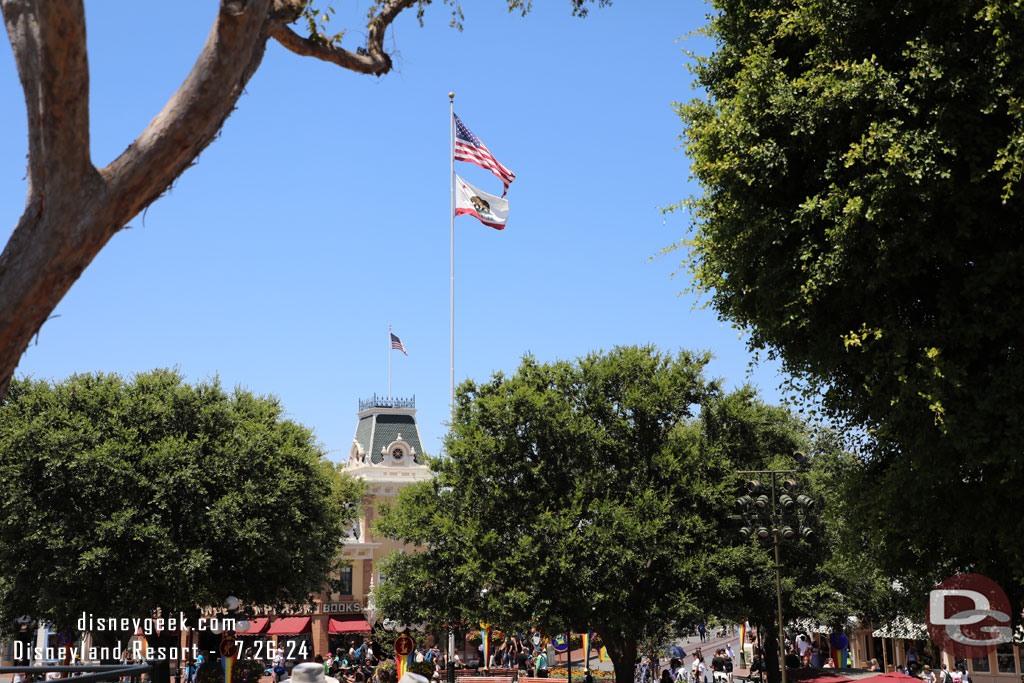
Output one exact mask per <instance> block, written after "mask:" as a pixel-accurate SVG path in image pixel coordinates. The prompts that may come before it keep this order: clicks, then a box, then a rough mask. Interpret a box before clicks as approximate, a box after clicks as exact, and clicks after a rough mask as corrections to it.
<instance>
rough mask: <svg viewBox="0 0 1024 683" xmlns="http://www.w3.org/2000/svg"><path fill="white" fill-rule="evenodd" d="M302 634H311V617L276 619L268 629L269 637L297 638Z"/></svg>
mask: <svg viewBox="0 0 1024 683" xmlns="http://www.w3.org/2000/svg"><path fill="white" fill-rule="evenodd" d="M300 633H309V617H284V618H282V619H274V623H272V624H271V625H270V628H269V629H267V635H268V636H297V635H299V634H300Z"/></svg>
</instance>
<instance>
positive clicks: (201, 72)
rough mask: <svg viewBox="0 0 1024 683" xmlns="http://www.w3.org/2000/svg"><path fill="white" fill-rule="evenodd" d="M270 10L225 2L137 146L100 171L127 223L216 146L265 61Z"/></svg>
mask: <svg viewBox="0 0 1024 683" xmlns="http://www.w3.org/2000/svg"><path fill="white" fill-rule="evenodd" d="M269 9H270V0H222V1H221V6H220V12H219V14H218V16H217V20H216V21H215V22H214V25H213V28H212V29H211V30H210V35H209V36H208V37H207V39H206V44H205V45H204V46H203V50H202V52H201V53H200V55H199V58H198V59H197V60H196V63H195V65H194V66H193V67H192V71H191V72H190V73H189V75H188V77H187V78H186V79H185V80H184V82H183V83H182V84H181V86H180V87H179V88H178V91H177V92H176V93H174V95H173V96H172V97H171V99H170V100H169V101H168V102H167V104H166V105H164V108H163V110H161V112H160V113H159V114H157V115H156V117H155V118H154V119H153V120H152V121H151V122H150V124H149V126H147V127H146V129H145V130H144V131H142V134H141V135H139V137H138V138H136V140H135V142H133V143H132V144H131V145H130V146H129V147H128V149H126V150H125V151H124V152H123V153H122V154H121V156H119V157H118V158H117V159H115V160H114V161H113V162H112V163H111V164H110V165H109V166H107V167H106V168H104V169H103V170H102V171H101V173H102V174H103V175H104V177H105V178H106V179H107V181H108V183H109V184H110V187H111V189H112V190H113V191H114V192H116V193H117V194H119V195H121V196H123V197H125V200H126V202H127V204H126V206H125V207H124V208H125V212H124V219H123V222H127V221H128V220H130V219H131V217H132V216H134V215H135V214H136V213H137V212H138V211H140V210H142V209H143V208H145V207H146V206H148V205H149V204H150V203H152V202H153V201H154V200H156V199H157V198H158V197H159V196H160V195H161V194H163V192H164V191H165V190H166V189H167V188H168V187H169V186H170V184H171V183H172V182H174V180H175V179H176V178H177V177H178V176H179V175H181V174H182V172H184V171H185V169H186V168H188V166H189V165H191V164H192V162H193V161H194V160H195V158H196V156H197V155H198V154H199V153H200V152H201V151H203V149H205V148H206V146H207V145H209V144H210V143H211V142H213V140H214V138H215V137H216V136H217V133H218V131H220V129H221V127H222V126H223V125H224V121H225V119H227V117H228V115H229V114H230V113H231V112H232V110H234V108H235V103H236V102H237V101H238V98H239V97H240V96H241V94H242V92H243V90H244V88H245V84H246V83H247V82H248V81H249V78H251V77H252V74H253V73H255V71H256V69H257V68H258V67H259V65H260V62H261V61H262V59H263V52H264V48H265V46H266V37H267V36H266V33H265V27H266V25H267V23H268V17H269V14H270V13H269ZM118 227H120V226H118Z"/></svg>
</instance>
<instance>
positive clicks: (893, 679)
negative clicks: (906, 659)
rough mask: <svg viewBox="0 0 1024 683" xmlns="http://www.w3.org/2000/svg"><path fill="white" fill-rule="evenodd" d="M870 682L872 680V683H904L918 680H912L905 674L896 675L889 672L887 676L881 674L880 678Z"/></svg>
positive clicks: (894, 672) (912, 678) (893, 672)
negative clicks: (879, 682)
mask: <svg viewBox="0 0 1024 683" xmlns="http://www.w3.org/2000/svg"><path fill="white" fill-rule="evenodd" d="M871 680H872V682H874V681H888V682H889V683H901V682H904V681H916V680H919V679H917V678H914V677H913V676H908V675H906V674H901V673H898V672H896V671H891V672H889V673H887V674H882V675H881V676H875V677H874V678H872V679H871Z"/></svg>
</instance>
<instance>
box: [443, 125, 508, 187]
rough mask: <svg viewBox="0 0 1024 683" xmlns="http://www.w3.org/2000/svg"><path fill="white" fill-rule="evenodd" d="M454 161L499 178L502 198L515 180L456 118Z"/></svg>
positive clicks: (478, 139)
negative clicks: (484, 170)
mask: <svg viewBox="0 0 1024 683" xmlns="http://www.w3.org/2000/svg"><path fill="white" fill-rule="evenodd" d="M455 161H468V162H470V163H473V164H476V165H477V166H479V167H480V168H486V169H487V170H488V171H490V172H491V173H493V174H494V175H496V176H498V177H499V178H501V182H502V183H504V184H505V192H502V193H501V196H502V197H504V196H505V193H506V192H508V186H509V185H510V184H511V183H512V181H513V180H515V179H516V174H515V173H513V172H512V171H510V170H508V169H507V168H505V167H504V166H502V165H501V164H499V163H498V160H497V159H495V158H494V155H493V154H491V152H490V151H489V150H488V149H487V146H486V145H484V143H482V142H480V138H478V137H477V136H475V135H473V133H472V131H470V130H469V128H466V124H464V123H463V122H462V121H461V120H460V119H459V117H458V116H456V117H455Z"/></svg>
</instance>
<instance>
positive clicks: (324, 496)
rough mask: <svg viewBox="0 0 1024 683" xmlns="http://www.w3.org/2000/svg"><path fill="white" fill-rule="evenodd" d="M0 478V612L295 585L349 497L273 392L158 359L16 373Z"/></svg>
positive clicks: (56, 616) (193, 600)
mask: <svg viewBox="0 0 1024 683" xmlns="http://www.w3.org/2000/svg"><path fill="white" fill-rule="evenodd" d="M0 481H3V482H5V483H8V485H9V489H10V490H11V491H12V492H13V494H12V495H11V496H8V497H7V498H6V499H5V500H2V501H0V585H2V586H3V587H4V589H3V590H2V591H0V592H2V599H0V625H2V624H12V623H13V619H14V618H15V617H16V616H20V615H22V614H29V615H32V616H33V617H35V618H38V619H43V618H45V619H49V620H51V621H53V622H54V623H57V624H61V625H64V626H69V625H73V623H74V621H73V620H74V619H75V618H77V616H78V615H79V614H80V613H81V612H82V611H86V612H94V613H110V612H111V611H113V612H114V613H116V614H118V615H124V616H146V615H148V614H149V613H150V612H151V610H152V609H153V608H154V607H156V606H162V607H164V608H166V609H172V610H177V609H190V608H192V607H193V606H194V605H196V604H200V605H202V604H218V603H219V602H221V601H222V600H223V599H224V597H225V596H226V595H229V594H234V595H237V596H238V597H239V598H241V599H242V600H245V601H249V602H253V603H258V604H272V603H279V602H284V601H301V600H304V599H306V597H307V596H308V595H310V594H311V593H312V592H315V591H317V590H319V589H320V587H321V586H322V585H323V583H324V581H325V579H326V577H327V575H328V573H329V572H330V571H331V570H332V569H333V567H334V562H335V556H336V553H337V550H338V548H339V545H340V538H341V536H342V527H343V524H344V523H345V522H347V521H348V520H347V519H346V516H347V513H345V512H344V507H343V504H344V503H345V502H346V501H358V500H360V498H361V484H360V483H359V482H355V481H354V480H351V479H350V478H348V477H344V476H342V475H340V474H339V472H337V471H336V470H335V468H334V466H333V465H332V464H331V463H329V462H327V461H325V460H323V458H322V453H321V451H320V449H319V448H318V447H317V446H316V444H315V442H314V440H313V436H312V434H311V432H310V431H309V430H307V429H306V428H304V427H302V426H300V425H297V424H295V423H293V422H291V421H288V420H285V419H283V409H282V407H281V406H280V404H279V403H278V401H277V400H276V399H274V398H267V397H256V396H253V395H252V394H250V393H248V392H245V391H241V390H236V391H235V392H234V393H232V394H228V393H226V392H225V391H223V389H222V388H221V387H220V385H219V384H217V383H216V382H213V383H205V384H200V385H197V386H194V387H193V386H189V385H186V384H185V383H184V382H183V380H182V378H181V376H180V375H179V374H177V373H176V372H172V371H167V370H158V371H154V372H151V373H142V374H139V375H136V376H135V377H133V378H132V379H131V380H130V381H126V380H124V379H123V378H121V377H119V376H116V375H104V374H96V375H75V376H73V377H71V378H69V379H67V380H65V381H63V382H60V383H57V384H53V385H51V384H50V383H48V382H37V381H31V380H16V381H15V382H14V383H13V384H12V390H11V391H10V392H9V393H8V395H7V397H6V399H5V401H4V403H3V406H2V408H0Z"/></svg>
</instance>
